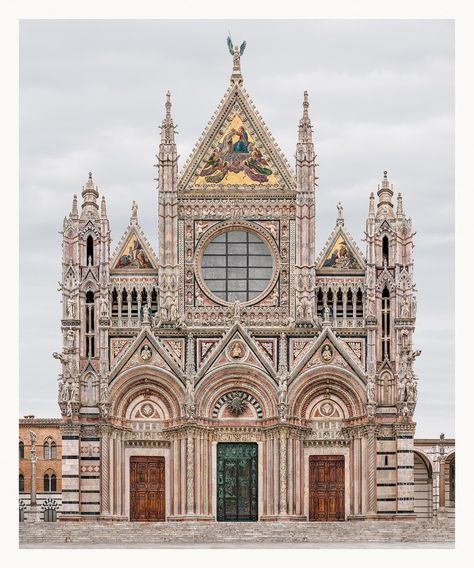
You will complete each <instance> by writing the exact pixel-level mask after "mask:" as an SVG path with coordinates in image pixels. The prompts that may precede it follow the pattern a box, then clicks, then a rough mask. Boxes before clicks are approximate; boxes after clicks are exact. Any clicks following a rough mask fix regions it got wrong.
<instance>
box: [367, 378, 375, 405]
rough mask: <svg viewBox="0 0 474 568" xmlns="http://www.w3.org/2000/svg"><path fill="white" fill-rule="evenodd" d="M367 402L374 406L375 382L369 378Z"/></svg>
mask: <svg viewBox="0 0 474 568" xmlns="http://www.w3.org/2000/svg"><path fill="white" fill-rule="evenodd" d="M367 402H368V403H369V404H373V403H374V402H375V380H374V378H373V377H369V379H368V381H367Z"/></svg>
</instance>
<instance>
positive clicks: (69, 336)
mask: <svg viewBox="0 0 474 568" xmlns="http://www.w3.org/2000/svg"><path fill="white" fill-rule="evenodd" d="M64 343H65V347H66V349H67V350H69V351H74V348H75V346H76V345H75V343H76V334H75V333H74V331H73V330H72V329H69V330H68V331H67V332H66V339H65V342H64Z"/></svg>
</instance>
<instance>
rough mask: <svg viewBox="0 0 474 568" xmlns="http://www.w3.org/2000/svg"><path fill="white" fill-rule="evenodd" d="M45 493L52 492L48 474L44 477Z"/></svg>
mask: <svg viewBox="0 0 474 568" xmlns="http://www.w3.org/2000/svg"><path fill="white" fill-rule="evenodd" d="M43 491H45V492H47V493H49V491H50V479H49V475H48V474H47V473H45V474H44V476H43Z"/></svg>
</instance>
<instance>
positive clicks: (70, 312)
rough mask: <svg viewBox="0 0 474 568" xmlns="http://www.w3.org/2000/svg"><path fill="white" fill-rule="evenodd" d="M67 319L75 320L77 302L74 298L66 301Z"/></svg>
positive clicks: (70, 297) (71, 297)
mask: <svg viewBox="0 0 474 568" xmlns="http://www.w3.org/2000/svg"><path fill="white" fill-rule="evenodd" d="M66 317H67V318H68V319H74V318H75V317H76V302H75V300H74V298H73V296H69V297H68V299H67V300H66Z"/></svg>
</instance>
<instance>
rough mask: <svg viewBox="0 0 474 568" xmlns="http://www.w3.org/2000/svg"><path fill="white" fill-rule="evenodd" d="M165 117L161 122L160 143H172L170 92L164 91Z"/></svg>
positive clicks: (172, 125) (173, 133)
mask: <svg viewBox="0 0 474 568" xmlns="http://www.w3.org/2000/svg"><path fill="white" fill-rule="evenodd" d="M165 109H166V112H165V118H164V119H163V122H162V123H161V127H160V128H161V143H162V144H174V135H175V131H174V128H175V127H174V124H173V119H172V117H171V93H170V92H169V91H166V102H165Z"/></svg>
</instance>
